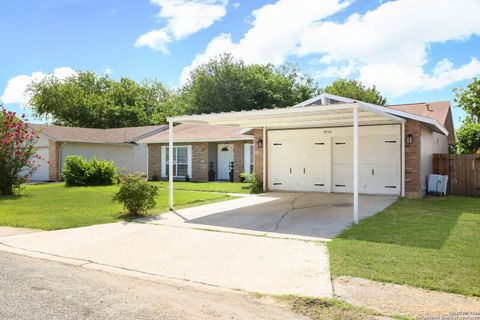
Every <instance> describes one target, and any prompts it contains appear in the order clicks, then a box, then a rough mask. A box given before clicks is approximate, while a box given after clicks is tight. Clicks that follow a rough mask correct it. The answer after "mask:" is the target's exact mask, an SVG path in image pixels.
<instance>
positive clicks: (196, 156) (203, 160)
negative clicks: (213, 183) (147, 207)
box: [191, 142, 208, 181]
mask: <svg viewBox="0 0 480 320" xmlns="http://www.w3.org/2000/svg"><path fill="white" fill-rule="evenodd" d="M191 178H192V180H193V181H208V142H198V143H192V176H191Z"/></svg>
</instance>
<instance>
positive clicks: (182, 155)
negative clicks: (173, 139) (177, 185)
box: [162, 146, 190, 178]
mask: <svg viewBox="0 0 480 320" xmlns="http://www.w3.org/2000/svg"><path fill="white" fill-rule="evenodd" d="M163 149H164V155H165V156H164V161H163V163H164V164H165V167H164V170H162V171H163V172H162V173H163V174H162V176H164V177H168V173H169V165H170V163H169V159H170V158H169V148H168V147H164V148H163ZM189 160H190V146H174V147H173V176H174V177H182V178H183V177H185V176H190V174H189V171H190V170H189V163H190V161H189Z"/></svg>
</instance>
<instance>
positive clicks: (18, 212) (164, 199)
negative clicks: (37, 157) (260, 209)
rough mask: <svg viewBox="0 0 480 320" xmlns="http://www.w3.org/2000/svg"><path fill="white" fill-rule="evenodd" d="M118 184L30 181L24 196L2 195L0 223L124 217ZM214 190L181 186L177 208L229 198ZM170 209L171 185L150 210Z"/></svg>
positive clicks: (70, 223) (79, 222)
mask: <svg viewBox="0 0 480 320" xmlns="http://www.w3.org/2000/svg"><path fill="white" fill-rule="evenodd" d="M116 188H117V187H116V186H102V187H65V186H64V185H63V184H59V183H55V184H43V185H27V186H25V188H24V189H23V190H22V191H21V195H20V196H14V197H0V226H2V225H3V226H12V227H25V228H36V229H44V230H54V229H63V228H73V227H81V226H88V225H93V224H99V223H108V222H114V221H118V220H121V219H122V218H123V217H122V216H123V215H125V213H126V212H125V210H124V209H123V207H122V205H120V204H118V203H113V202H112V195H113V193H114V192H115V190H116ZM229 198H231V197H229V196H228V195H225V194H220V193H213V192H196V191H195V192H192V191H182V190H177V191H175V193H174V204H175V207H176V208H182V207H187V206H195V205H201V204H206V203H209V202H215V201H222V200H227V199H229ZM167 210H168V189H167V188H161V189H160V193H159V196H158V198H157V206H156V208H155V209H153V210H151V211H149V214H152V215H153V214H158V213H162V212H165V211H167Z"/></svg>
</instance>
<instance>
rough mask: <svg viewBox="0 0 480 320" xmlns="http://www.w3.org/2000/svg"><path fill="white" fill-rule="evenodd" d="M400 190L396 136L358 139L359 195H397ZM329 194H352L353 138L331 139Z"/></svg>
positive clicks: (398, 143) (362, 137) (397, 137)
mask: <svg viewBox="0 0 480 320" xmlns="http://www.w3.org/2000/svg"><path fill="white" fill-rule="evenodd" d="M379 131H380V129H379ZM399 190H400V141H399V136H398V135H397V136H396V135H382V134H377V135H372V136H361V137H359V192H361V193H373V194H399V192H400V191H399ZM332 191H334V192H353V137H335V138H333V143H332Z"/></svg>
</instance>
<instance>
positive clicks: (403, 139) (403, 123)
mask: <svg viewBox="0 0 480 320" xmlns="http://www.w3.org/2000/svg"><path fill="white" fill-rule="evenodd" d="M401 139H402V140H401V141H402V172H401V173H400V174H401V175H402V197H405V122H402V137H401Z"/></svg>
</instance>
